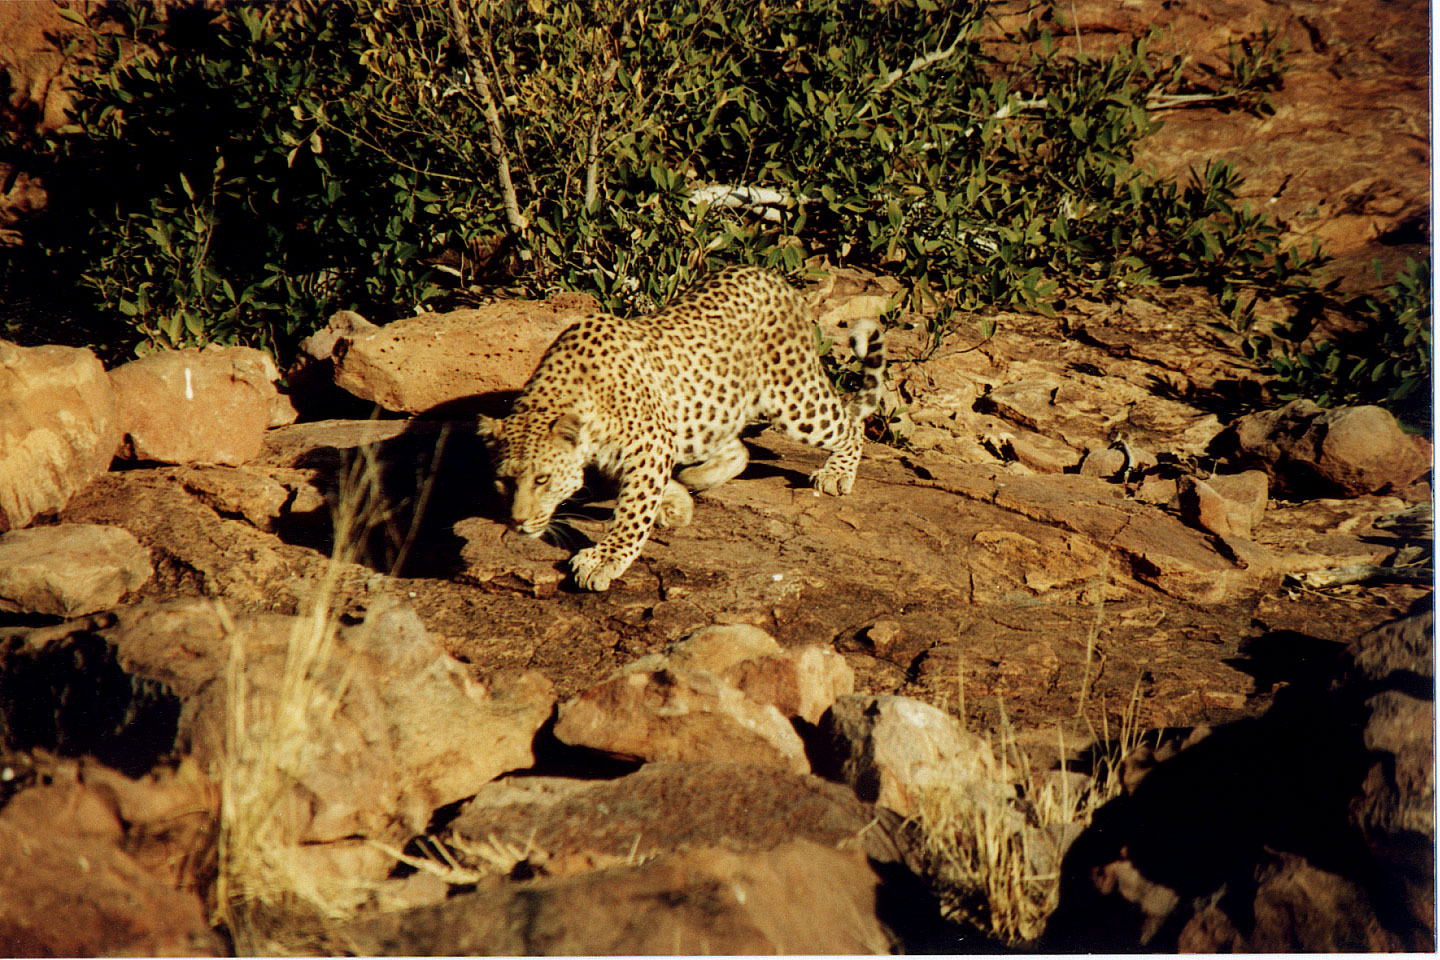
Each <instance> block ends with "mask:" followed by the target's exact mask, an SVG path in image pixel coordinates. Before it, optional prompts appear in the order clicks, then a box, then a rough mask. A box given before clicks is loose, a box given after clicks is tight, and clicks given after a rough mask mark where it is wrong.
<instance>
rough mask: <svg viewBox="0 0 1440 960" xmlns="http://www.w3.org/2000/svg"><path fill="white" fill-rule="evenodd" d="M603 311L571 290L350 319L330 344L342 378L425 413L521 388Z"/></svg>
mask: <svg viewBox="0 0 1440 960" xmlns="http://www.w3.org/2000/svg"><path fill="white" fill-rule="evenodd" d="M598 309H599V305H598V304H597V303H596V302H595V301H594V300H593V299H591V298H589V297H586V296H583V295H577V294H563V295H561V296H557V297H552V298H551V299H549V300H546V301H543V302H535V301H529V300H507V301H503V302H500V303H492V304H487V305H485V306H483V307H478V308H476V309H473V310H456V311H454V312H452V313H427V314H423V315H421V316H418V317H411V318H409V319H405V320H396V321H395V322H394V323H390V324H387V325H386V326H384V327H377V326H374V325H372V324H366V325H363V326H362V325H360V324H355V323H353V321H351V320H348V318H347V320H346V325H345V327H344V329H341V330H339V331H338V332H337V336H335V337H334V338H333V344H332V343H330V338H324V339H321V340H317V341H316V342H315V348H316V349H317V351H318V350H323V349H324V348H325V347H330V349H331V350H332V351H333V359H334V362H335V383H336V384H337V385H338V386H340V387H342V388H343V389H345V390H347V391H349V392H350V393H353V394H354V395H355V396H357V397H361V398H363V399H365V400H373V401H374V402H375V403H377V404H379V405H380V406H382V407H384V408H385V409H386V410H393V411H397V412H405V413H423V412H426V411H429V410H434V409H435V408H437V407H440V406H442V405H446V404H451V403H453V402H455V401H464V400H468V399H470V398H472V397H478V396H483V395H485V394H494V393H505V392H509V391H515V390H519V389H520V388H521V387H522V386H524V384H525V381H526V380H528V379H529V378H530V374H531V372H533V371H534V369H535V366H536V364H538V363H539V362H540V357H541V355H543V354H544V353H545V350H546V348H547V347H549V346H550V344H551V343H552V342H554V340H555V338H556V337H558V336H559V335H560V332H561V331H562V330H564V329H565V328H566V327H568V326H570V324H572V323H574V322H575V321H576V320H577V319H579V318H580V317H581V316H583V315H585V314H586V313H589V312H593V311H595V310H598Z"/></svg>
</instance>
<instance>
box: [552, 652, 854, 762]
mask: <svg viewBox="0 0 1440 960" xmlns="http://www.w3.org/2000/svg"><path fill="white" fill-rule="evenodd" d="M854 689H855V674H854V672H853V671H852V670H851V669H850V666H849V665H848V664H846V663H845V659H844V658H843V657H841V656H840V655H839V654H837V653H835V652H834V651H831V650H822V649H821V648H819V647H808V646H807V647H800V648H796V649H792V650H782V649H781V648H780V645H779V644H778V643H776V642H775V640H774V639H773V638H772V637H771V636H770V635H769V634H767V633H766V632H765V631H763V630H760V629H759V628H757V627H751V626H746V625H744V624H723V625H719V626H713V627H706V628H704V629H702V630H698V631H696V632H695V633H692V634H690V635H688V636H686V637H684V638H682V639H681V640H679V641H678V642H676V643H675V644H673V645H672V646H671V647H670V648H669V649H667V650H666V651H665V652H664V653H657V654H652V655H650V656H647V657H642V658H641V659H639V660H636V661H634V662H633V663H630V664H628V665H627V666H625V667H624V668H622V669H621V670H620V671H618V672H617V673H616V674H615V675H614V676H612V677H610V678H608V679H606V680H604V681H602V682H601V683H598V684H596V685H595V686H593V687H591V688H590V689H588V690H586V691H585V692H583V693H581V694H580V695H579V696H577V697H575V698H573V699H572V700H570V701H569V702H567V703H565V704H564V705H563V706H562V707H561V708H560V718H559V720H558V721H557V723H556V724H555V736H556V737H558V738H559V739H560V740H561V741H563V742H565V743H569V744H571V745H573V746H583V747H589V748H591V749H594V750H601V751H604V752H605V753H609V754H612V755H616V756H621V757H627V758H632V759H641V760H730V761H734V762H739V763H751V764H756V765H760V766H778V767H784V768H786V769H789V770H793V771H795V772H797V773H808V772H809V770H810V765H809V762H808V761H807V760H806V759H805V747H804V744H803V743H802V742H801V740H800V737H799V735H798V734H797V733H796V732H795V728H794V726H793V725H792V723H791V722H790V721H791V720H792V719H799V720H803V721H805V722H806V723H809V724H814V723H816V722H817V721H818V720H819V719H820V717H821V715H822V714H823V713H824V712H825V710H826V708H828V707H829V706H830V704H831V703H833V702H834V701H835V698H836V697H837V696H840V695H842V694H848V693H850V692H851V691H852V690H854Z"/></svg>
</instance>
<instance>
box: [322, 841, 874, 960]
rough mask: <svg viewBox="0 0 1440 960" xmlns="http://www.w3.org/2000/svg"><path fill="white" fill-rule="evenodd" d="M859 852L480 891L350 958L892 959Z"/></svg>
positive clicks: (795, 853)
mask: <svg viewBox="0 0 1440 960" xmlns="http://www.w3.org/2000/svg"><path fill="white" fill-rule="evenodd" d="M878 886H879V880H878V878H877V877H876V875H875V873H874V872H873V871H872V870H871V868H870V866H869V864H868V863H867V862H866V860H865V855H864V854H863V853H861V852H860V851H858V850H848V851H840V850H835V849H833V848H830V847H824V846H820V845H818V844H814V843H810V842H808V841H805V840H796V841H792V842H789V843H786V844H784V845H782V846H779V847H776V848H775V849H773V850H768V851H765V852H762V853H735V852H732V851H729V850H724V849H713V848H705V849H695V850H689V851H686V852H684V853H674V854H667V855H664V856H661V857H657V858H656V859H654V860H652V861H650V862H648V863H644V864H641V865H638V866H627V867H612V868H610V869H607V870H597V871H594V872H591V873H585V874H580V875H577V876H573V877H560V878H547V879H543V880H537V881H533V882H530V883H526V884H516V885H513V886H505V887H499V888H495V889H488V890H477V891H475V892H474V893H467V894H460V895H458V896H455V897H451V898H450V899H449V900H447V901H445V902H444V903H440V904H435V905H432V906H423V907H416V908H414V909H411V910H406V911H401V912H397V913H393V914H388V915H382V916H379V917H376V918H374V919H373V920H364V921H360V922H357V923H354V924H352V925H350V926H349V927H348V928H342V929H341V930H339V931H336V933H335V934H334V935H333V941H334V942H333V943H332V944H331V947H332V949H339V950H343V951H345V952H347V953H352V954H360V955H364V954H369V955H375V956H382V955H410V956H424V955H457V954H458V955H470V956H494V955H500V956H536V955H539V956H569V955H576V954H589V955H626V954H629V955H656V954H659V955H664V954H776V953H807V954H832V953H833V954H857V953H889V952H890V951H891V947H892V943H891V937H890V935H889V933H888V931H887V930H886V929H885V927H884V925H883V924H882V923H881V922H880V920H879V918H878V916H877V915H876V914H877V911H876V900H877V897H876V889H877V887H878Z"/></svg>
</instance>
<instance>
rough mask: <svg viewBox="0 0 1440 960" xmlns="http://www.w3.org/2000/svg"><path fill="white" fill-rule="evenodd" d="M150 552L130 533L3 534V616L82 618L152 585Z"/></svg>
mask: <svg viewBox="0 0 1440 960" xmlns="http://www.w3.org/2000/svg"><path fill="white" fill-rule="evenodd" d="M152 572H153V568H152V567H151V566H150V552H149V551H148V550H146V549H145V548H144V547H142V546H140V543H139V541H137V540H136V539H135V537H134V536H132V535H131V534H130V533H129V532H128V531H126V530H121V529H120V528H119V527H107V526H101V525H98V524H93V523H62V524H57V525H55V526H48V527H32V528H30V529H28V530H12V531H10V532H9V533H4V534H0V611H6V612H9V613H40V614H45V615H47V616H56V617H79V616H84V615H85V614H88V613H95V612H96V611H99V610H106V609H108V608H110V607H113V606H114V605H115V604H116V603H118V602H119V601H120V598H121V597H123V596H124V595H125V594H127V593H129V592H130V591H132V590H136V589H138V588H139V587H140V586H141V585H143V584H144V583H145V581H147V580H149V579H150V575H151V573H152Z"/></svg>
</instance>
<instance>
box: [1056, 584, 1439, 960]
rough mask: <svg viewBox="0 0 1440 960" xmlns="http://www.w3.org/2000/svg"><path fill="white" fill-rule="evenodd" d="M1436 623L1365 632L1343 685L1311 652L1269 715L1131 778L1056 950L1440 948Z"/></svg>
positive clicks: (1070, 876)
mask: <svg viewBox="0 0 1440 960" xmlns="http://www.w3.org/2000/svg"><path fill="white" fill-rule="evenodd" d="M1432 619H1433V617H1432V614H1431V613H1430V612H1429V611H1426V612H1423V613H1421V614H1418V615H1415V616H1413V617H1411V618H1407V619H1406V620H1403V621H1398V622H1396V623H1394V624H1391V625H1388V626H1386V627H1383V628H1381V629H1379V630H1376V631H1373V632H1371V633H1369V634H1367V635H1366V636H1364V637H1362V638H1360V639H1359V640H1357V641H1356V642H1355V643H1353V644H1352V645H1351V646H1350V648H1349V650H1348V651H1347V654H1346V658H1345V659H1344V660H1343V661H1341V663H1342V665H1343V664H1345V663H1348V664H1349V665H1350V666H1349V670H1348V672H1347V673H1346V675H1345V676H1344V678H1343V679H1342V680H1341V681H1340V682H1338V683H1335V684H1334V685H1331V684H1330V682H1329V680H1328V676H1329V675H1330V670H1329V669H1326V668H1325V667H1323V666H1321V667H1316V666H1315V665H1314V664H1309V665H1305V664H1304V661H1302V666H1304V672H1297V673H1295V674H1294V677H1295V681H1294V682H1293V683H1292V685H1291V686H1290V687H1288V688H1287V689H1286V690H1284V691H1283V695H1282V696H1279V697H1277V698H1276V701H1275V704H1274V706H1273V707H1272V708H1271V709H1270V710H1269V711H1268V712H1267V713H1266V714H1265V715H1264V716H1261V717H1258V718H1255V719H1253V720H1244V721H1240V722H1237V723H1234V724H1231V725H1229V726H1225V727H1220V728H1217V729H1216V730H1215V731H1214V732H1212V733H1211V734H1210V735H1209V736H1205V737H1203V738H1200V739H1193V738H1192V741H1191V742H1189V743H1187V744H1186V745H1185V747H1184V748H1183V749H1181V750H1179V751H1176V752H1174V753H1173V755H1172V756H1170V757H1168V758H1167V759H1164V760H1162V761H1161V762H1158V763H1155V764H1154V765H1153V766H1152V767H1150V768H1149V769H1144V768H1143V765H1141V766H1140V767H1133V766H1132V768H1131V769H1129V770H1127V775H1126V779H1125V783H1126V793H1125V795H1123V796H1121V797H1119V798H1117V799H1116V800H1114V801H1112V802H1111V803H1110V804H1107V805H1106V806H1105V807H1104V808H1102V809H1101V810H1100V811H1099V812H1098V813H1097V814H1096V816H1095V820H1094V822H1093V823H1092V825H1091V827H1090V828H1089V829H1088V830H1087V831H1086V832H1085V834H1083V835H1082V836H1081V837H1080V838H1079V839H1078V840H1077V841H1076V842H1075V844H1074V846H1073V847H1072V848H1071V850H1070V852H1069V854H1068V855H1067V856H1066V858H1065V862H1064V865H1063V867H1062V887H1061V899H1060V905H1059V908H1058V910H1057V911H1056V913H1055V914H1054V916H1053V917H1052V918H1051V921H1050V925H1049V927H1048V928H1047V930H1046V934H1045V938H1044V943H1043V944H1042V946H1044V947H1046V948H1048V949H1055V950H1073V949H1085V950H1116V951H1127V950H1140V949H1143V950H1151V951H1162V952H1163V951H1173V950H1199V951H1213V950H1241V951H1258V950H1284V951H1296V950H1331V951H1333V950H1417V951H1429V950H1433V949H1434V947H1435V931H1434V926H1433V917H1434V876H1433V862H1434V827H1433V822H1434V773H1433V769H1434V754H1433V744H1432V742H1431V738H1432V735H1433V723H1434V720H1433V716H1434V713H1433V710H1434V679H1433V665H1432V664H1433V660H1432V659H1431V658H1432V655H1433V642H1432V640H1431V637H1432V633H1431V624H1432ZM1312 646H1317V647H1318V642H1314V643H1312ZM1317 652H1318V651H1310V652H1309V653H1308V654H1304V653H1302V656H1306V657H1307V658H1314V656H1315V654H1316V653H1317Z"/></svg>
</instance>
